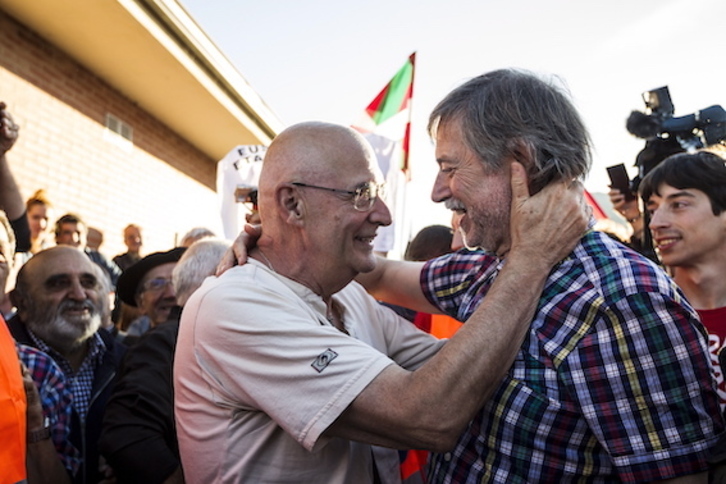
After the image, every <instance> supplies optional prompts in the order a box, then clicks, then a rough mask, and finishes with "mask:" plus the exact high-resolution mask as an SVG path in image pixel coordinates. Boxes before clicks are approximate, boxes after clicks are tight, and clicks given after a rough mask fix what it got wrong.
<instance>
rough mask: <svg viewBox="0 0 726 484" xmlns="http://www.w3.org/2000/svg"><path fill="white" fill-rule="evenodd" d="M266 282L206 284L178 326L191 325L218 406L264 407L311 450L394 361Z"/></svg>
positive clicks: (281, 425) (195, 344)
mask: <svg viewBox="0 0 726 484" xmlns="http://www.w3.org/2000/svg"><path fill="white" fill-rule="evenodd" d="M268 282H269V281H265V283H264V284H263V283H261V282H260V281H258V280H251V281H247V282H246V283H244V284H243V285H242V286H234V285H230V284H226V285H219V286H217V287H216V288H213V289H211V290H210V291H208V292H206V293H205V295H204V296H203V297H201V298H197V299H194V300H193V301H190V302H189V303H187V306H186V307H185V309H184V313H183V316H182V326H184V325H186V324H192V325H194V330H193V333H194V336H193V347H194V354H195V357H196V359H197V364H198V365H199V366H200V367H201V368H202V369H203V372H204V375H205V376H204V378H205V379H207V383H208V385H209V387H210V388H212V389H213V390H212V394H213V395H212V397H211V398H212V399H214V400H215V403H216V404H217V405H220V406H223V407H229V408H230V409H231V410H232V411H234V410H235V409H242V410H248V411H262V412H264V413H265V414H267V415H268V416H269V417H270V418H271V419H273V420H274V421H275V422H276V423H277V425H279V426H280V427H281V428H282V429H283V430H285V432H287V433H288V434H290V435H291V436H292V437H293V438H294V439H296V440H297V441H298V443H300V444H301V445H303V446H304V447H305V448H307V449H308V450H314V449H316V448H317V447H319V446H321V445H324V443H325V442H327V438H321V435H322V434H323V432H324V431H325V430H326V429H327V428H328V427H329V426H330V425H331V424H332V423H333V422H334V421H335V419H336V418H338V416H340V414H341V413H342V412H343V411H344V410H345V409H346V408H347V407H348V405H350V403H351V402H352V401H353V399H354V398H355V397H356V396H357V395H358V394H360V392H361V391H363V389H364V388H365V387H366V386H367V385H368V384H369V383H370V382H371V381H372V380H373V379H374V378H375V377H376V376H377V375H378V374H379V373H380V372H381V371H383V369H385V368H386V367H387V366H388V365H390V364H392V363H393V362H392V361H391V360H390V359H389V358H388V357H387V356H385V355H384V354H382V353H380V352H379V351H377V350H375V349H374V348H372V347H371V346H369V345H368V344H366V343H363V342H361V341H359V340H357V339H355V338H352V337H350V336H348V335H346V334H344V333H342V332H341V331H339V330H337V329H336V328H334V327H332V326H329V325H327V324H324V322H321V321H320V316H319V315H317V313H315V312H314V311H313V310H312V309H311V308H310V307H309V306H308V305H307V304H306V303H305V302H304V301H303V300H301V299H300V298H299V297H297V296H295V295H294V294H292V293H285V292H284V291H282V292H280V291H279V290H272V289H270V288H269V287H270V286H271V285H272V286H273V287H276V288H277V289H279V283H278V285H277V286H274V284H268ZM190 304H191V306H190Z"/></svg>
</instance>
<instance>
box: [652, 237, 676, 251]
mask: <svg viewBox="0 0 726 484" xmlns="http://www.w3.org/2000/svg"><path fill="white" fill-rule="evenodd" d="M679 240H680V238H679V237H668V238H662V239H658V240H656V245H655V248H656V249H658V250H667V249H669V248H670V247H672V246H673V244H675V243H676V242H678V241H679Z"/></svg>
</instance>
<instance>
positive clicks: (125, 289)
mask: <svg viewBox="0 0 726 484" xmlns="http://www.w3.org/2000/svg"><path fill="white" fill-rule="evenodd" d="M185 249H186V248H185V247H175V248H173V249H171V250H167V251H166V252H154V253H153V254H149V255H147V256H146V257H144V258H143V259H141V260H140V261H139V262H137V263H136V264H134V265H132V266H131V267H129V268H128V269H126V270H125V271H124V272H123V274H121V277H120V278H119V281H118V288H117V294H118V297H119V299H121V301H122V302H123V303H124V304H128V305H129V306H132V307H135V308H138V309H139V313H140V314H141V315H140V316H139V317H138V318H136V319H135V320H134V321H133V322H132V323H131V325H130V326H129V328H128V331H127V334H128V336H141V335H142V334H144V333H145V332H147V331H148V330H149V329H151V328H153V327H155V326H157V325H159V324H161V323H163V322H164V321H166V320H167V319H169V314H171V311H172V308H174V306H176V295H175V294H174V286H172V284H171V273H172V271H173V270H174V267H176V263H177V262H178V261H179V258H180V257H181V256H182V254H183V253H184V250H185Z"/></svg>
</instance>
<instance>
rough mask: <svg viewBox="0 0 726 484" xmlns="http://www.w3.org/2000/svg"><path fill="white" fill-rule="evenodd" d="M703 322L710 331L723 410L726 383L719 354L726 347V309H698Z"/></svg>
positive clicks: (711, 348)
mask: <svg viewBox="0 0 726 484" xmlns="http://www.w3.org/2000/svg"><path fill="white" fill-rule="evenodd" d="M696 311H697V312H698V315H699V316H700V317H701V322H703V325H704V326H705V327H706V330H707V331H708V350H709V353H711V363H712V364H713V369H714V372H715V373H716V382H717V383H718V396H719V399H720V400H721V409H722V410H723V409H724V408H725V407H726V382H725V381H724V374H723V371H722V368H721V365H720V364H719V360H718V354H719V352H720V351H721V349H722V348H723V347H724V346H726V307H723V308H717V309H697V310H696Z"/></svg>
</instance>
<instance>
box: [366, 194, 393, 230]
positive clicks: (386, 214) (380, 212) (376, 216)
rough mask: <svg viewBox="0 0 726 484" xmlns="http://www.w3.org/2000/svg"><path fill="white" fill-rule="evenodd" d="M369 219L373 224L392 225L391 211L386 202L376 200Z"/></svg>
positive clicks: (379, 199)
mask: <svg viewBox="0 0 726 484" xmlns="http://www.w3.org/2000/svg"><path fill="white" fill-rule="evenodd" d="M368 217H369V219H370V221H371V222H373V223H377V224H378V225H383V226H386V225H391V222H392V220H391V211H390V210H389V209H388V205H386V202H384V201H383V199H381V198H380V197H378V198H376V201H375V203H373V208H372V209H371V211H370V213H369V214H368Z"/></svg>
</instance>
